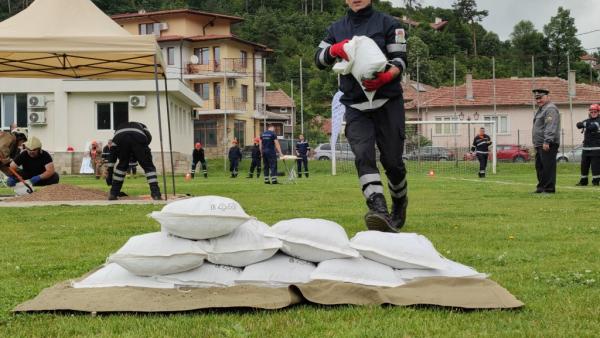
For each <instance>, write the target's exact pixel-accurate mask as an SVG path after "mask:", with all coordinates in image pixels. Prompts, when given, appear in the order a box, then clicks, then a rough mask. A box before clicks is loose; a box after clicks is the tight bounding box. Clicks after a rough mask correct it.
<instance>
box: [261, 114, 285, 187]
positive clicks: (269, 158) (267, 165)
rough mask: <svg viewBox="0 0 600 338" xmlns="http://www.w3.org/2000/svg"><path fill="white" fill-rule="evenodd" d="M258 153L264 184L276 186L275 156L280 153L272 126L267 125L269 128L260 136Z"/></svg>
mask: <svg viewBox="0 0 600 338" xmlns="http://www.w3.org/2000/svg"><path fill="white" fill-rule="evenodd" d="M260 152H261V154H262V158H263V165H264V171H265V172H264V174H265V184H277V183H278V182H277V155H281V154H282V153H281V146H280V145H279V140H278V139H277V134H275V127H274V126H273V125H269V128H268V129H267V130H265V131H264V132H263V133H262V134H261V135H260Z"/></svg>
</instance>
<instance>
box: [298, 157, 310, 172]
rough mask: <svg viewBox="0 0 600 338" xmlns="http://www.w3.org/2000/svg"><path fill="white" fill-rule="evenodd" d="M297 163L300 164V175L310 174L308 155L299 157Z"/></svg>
mask: <svg viewBox="0 0 600 338" xmlns="http://www.w3.org/2000/svg"><path fill="white" fill-rule="evenodd" d="M296 162H297V163H298V175H302V174H308V157H307V156H306V155H304V156H302V155H300V156H298V159H297V160H296ZM303 165H304V171H302V166H303Z"/></svg>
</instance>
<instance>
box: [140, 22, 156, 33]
mask: <svg viewBox="0 0 600 338" xmlns="http://www.w3.org/2000/svg"><path fill="white" fill-rule="evenodd" d="M154 28H155V25H154V24H153V23H141V24H140V35H152V34H154V31H155V29H154Z"/></svg>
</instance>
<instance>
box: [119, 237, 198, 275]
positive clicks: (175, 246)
mask: <svg viewBox="0 0 600 338" xmlns="http://www.w3.org/2000/svg"><path fill="white" fill-rule="evenodd" d="M206 257H207V253H206V252H205V251H204V250H202V249H201V248H200V246H199V245H198V243H196V242H194V241H191V240H188V239H183V238H177V237H174V236H169V235H167V234H165V233H163V232H153V233H149V234H145V235H139V236H133V237H131V238H130V239H129V240H128V241H127V243H125V245H123V247H121V249H119V251H117V252H116V253H114V254H112V255H111V256H110V257H108V260H107V261H108V262H109V263H117V264H119V265H120V266H122V267H123V268H125V269H127V271H129V272H131V273H133V274H136V275H138V276H154V275H166V274H170V273H177V272H183V271H187V270H191V269H194V268H197V267H199V266H200V265H202V263H204V259H205V258H206Z"/></svg>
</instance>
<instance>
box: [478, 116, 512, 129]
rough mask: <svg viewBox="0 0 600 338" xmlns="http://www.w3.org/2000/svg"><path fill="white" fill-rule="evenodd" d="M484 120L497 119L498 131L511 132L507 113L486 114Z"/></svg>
mask: <svg viewBox="0 0 600 338" xmlns="http://www.w3.org/2000/svg"><path fill="white" fill-rule="evenodd" d="M483 120H484V121H486V122H489V121H496V133H498V134H509V130H508V116H507V115H488V116H484V117H483Z"/></svg>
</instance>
